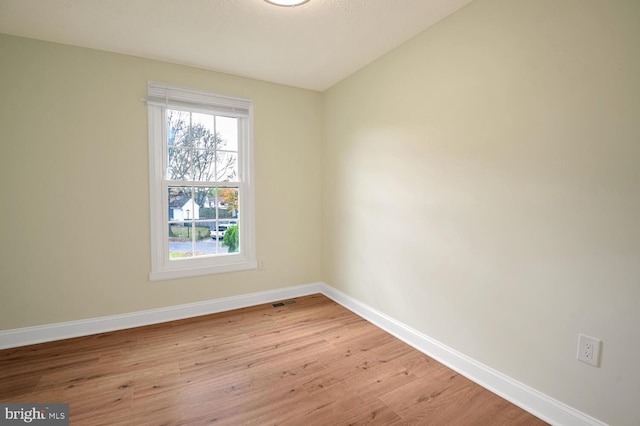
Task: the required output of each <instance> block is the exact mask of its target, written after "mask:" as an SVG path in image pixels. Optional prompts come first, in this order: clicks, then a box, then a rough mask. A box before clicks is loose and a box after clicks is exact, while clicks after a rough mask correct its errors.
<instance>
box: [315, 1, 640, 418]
mask: <svg viewBox="0 0 640 426" xmlns="http://www.w3.org/2000/svg"><path fill="white" fill-rule="evenodd" d="M324 101H325V105H324V112H325V124H324V129H325V130H324V131H325V136H324V145H323V204H324V206H325V208H324V210H323V212H324V216H323V279H324V281H325V282H326V283H328V284H330V285H332V286H334V287H336V288H338V289H339V290H342V291H344V292H346V293H348V294H349V295H351V296H353V297H355V298H356V299H358V300H361V301H363V302H364V303H366V304H368V305H370V306H373V307H374V308H377V309H379V310H380V311H382V312H384V313H386V314H388V315H390V316H391V317H393V318H396V319H398V320H400V321H402V322H404V323H406V324H408V325H409V326H411V327H413V328H415V329H417V330H419V331H421V332H423V333H425V334H426V335H428V336H431V337H433V338H435V339H437V340H439V341H440V342H442V343H444V344H446V345H449V346H451V347H453V348H454V349H456V350H458V351H460V352H462V353H464V354H466V355H468V356H470V357H471V358H474V359H476V360H478V361H480V362H482V363H484V364H486V365H488V366H490V367H492V368H494V369H496V370H498V371H500V372H502V373H504V374H506V375H508V376H510V377H513V378H515V379H517V380H519V381H521V382H523V383H525V384H527V385H529V386H532V387H533V388H535V389H537V390H539V391H542V392H544V393H546V394H548V395H550V396H552V397H554V398H557V399H559V400H560V401H562V402H564V403H566V404H568V405H570V406H573V407H575V408H577V409H579V410H581V411H583V412H586V413H588V414H590V415H592V416H595V417H596V418H599V419H601V420H604V421H606V422H609V423H611V424H612V425H614V424H615V425H637V424H640V408H639V406H638V402H639V401H640V369H639V368H638V366H637V361H638V353H640V332H639V329H640V305H639V303H640V222H639V221H640V2H638V1H637V0H629V1H620V0H615V1H601V0H562V1H557V0H536V1H531V0H527V1H525V0H476V1H475V2H473V3H471V4H470V5H468V6H467V7H465V8H464V9H462V10H461V11H459V12H458V13H456V14H454V15H452V16H451V17H449V18H448V19H446V20H445V21H443V22H441V23H440V24H438V25H436V26H435V27H433V28H432V29H430V30H428V31H426V32H425V33H423V34H421V35H420V36H418V37H417V38H415V39H413V40H411V41H410V42H408V43H406V44H404V45H403V46H401V47H400V48H398V49H396V50H394V51H393V52H391V53H389V54H387V55H386V56H384V57H383V58H381V59H380V60H378V61H376V62H374V63H373V64H371V65H370V66H368V67H366V68H364V69H362V70H360V71H359V72H357V73H356V74H354V75H353V76H351V77H350V78H348V79H346V80H344V81H343V82H341V83H340V84H338V85H336V86H334V87H333V88H331V89H330V90H329V91H328V92H326V93H325V99H324ZM578 333H585V334H588V335H591V336H594V337H597V338H600V339H602V340H603V352H602V365H601V368H594V367H591V366H589V365H586V364H583V363H581V362H578V361H577V360H576V359H575V357H576V347H577V336H578Z"/></svg>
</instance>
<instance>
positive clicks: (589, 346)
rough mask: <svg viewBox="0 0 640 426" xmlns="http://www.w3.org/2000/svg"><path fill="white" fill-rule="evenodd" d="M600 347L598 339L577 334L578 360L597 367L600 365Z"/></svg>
mask: <svg viewBox="0 0 640 426" xmlns="http://www.w3.org/2000/svg"><path fill="white" fill-rule="evenodd" d="M600 345H601V341H600V340H599V339H595V338H593V337H589V336H585V335H584V334H578V360H580V361H582V362H586V363H587V364H591V365H593V366H596V367H597V366H598V364H599V363H600Z"/></svg>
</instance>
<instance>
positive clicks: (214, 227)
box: [195, 220, 227, 256]
mask: <svg viewBox="0 0 640 426" xmlns="http://www.w3.org/2000/svg"><path fill="white" fill-rule="evenodd" d="M223 235H224V229H223V228H222V227H221V226H220V225H219V222H218V221H214V220H212V221H198V222H197V223H196V242H195V245H196V256H211V255H216V254H220V253H226V252H227V248H226V247H223V246H222V237H223Z"/></svg>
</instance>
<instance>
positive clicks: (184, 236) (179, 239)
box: [169, 221, 193, 259]
mask: <svg viewBox="0 0 640 426" xmlns="http://www.w3.org/2000/svg"><path fill="white" fill-rule="evenodd" d="M192 225H193V222H192V221H186V222H182V223H170V224H169V259H181V258H184V257H193V238H192V232H193V230H192V227H193V226H192Z"/></svg>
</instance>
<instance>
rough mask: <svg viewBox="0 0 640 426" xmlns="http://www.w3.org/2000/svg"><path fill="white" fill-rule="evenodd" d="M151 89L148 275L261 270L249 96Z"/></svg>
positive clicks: (157, 85) (163, 276)
mask: <svg viewBox="0 0 640 426" xmlns="http://www.w3.org/2000/svg"><path fill="white" fill-rule="evenodd" d="M147 89H148V92H147V98H146V102H147V108H148V117H149V182H150V188H149V189H150V207H151V250H152V259H151V273H150V275H149V277H150V279H151V280H152V281H154V280H163V279H172V278H181V277H188V276H196V275H205V274H215V273H222V272H232V271H239V270H245V269H255V268H256V267H257V262H256V258H255V231H254V222H255V220H254V193H253V182H252V179H253V170H252V166H253V153H252V148H253V143H252V105H251V101H250V100H247V99H242V98H233V97H228V96H223V95H217V94H214V93H207V92H202V91H197V90H192V89H186V88H180V87H174V86H168V85H165V84H161V83H153V82H149V84H148V88H147Z"/></svg>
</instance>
